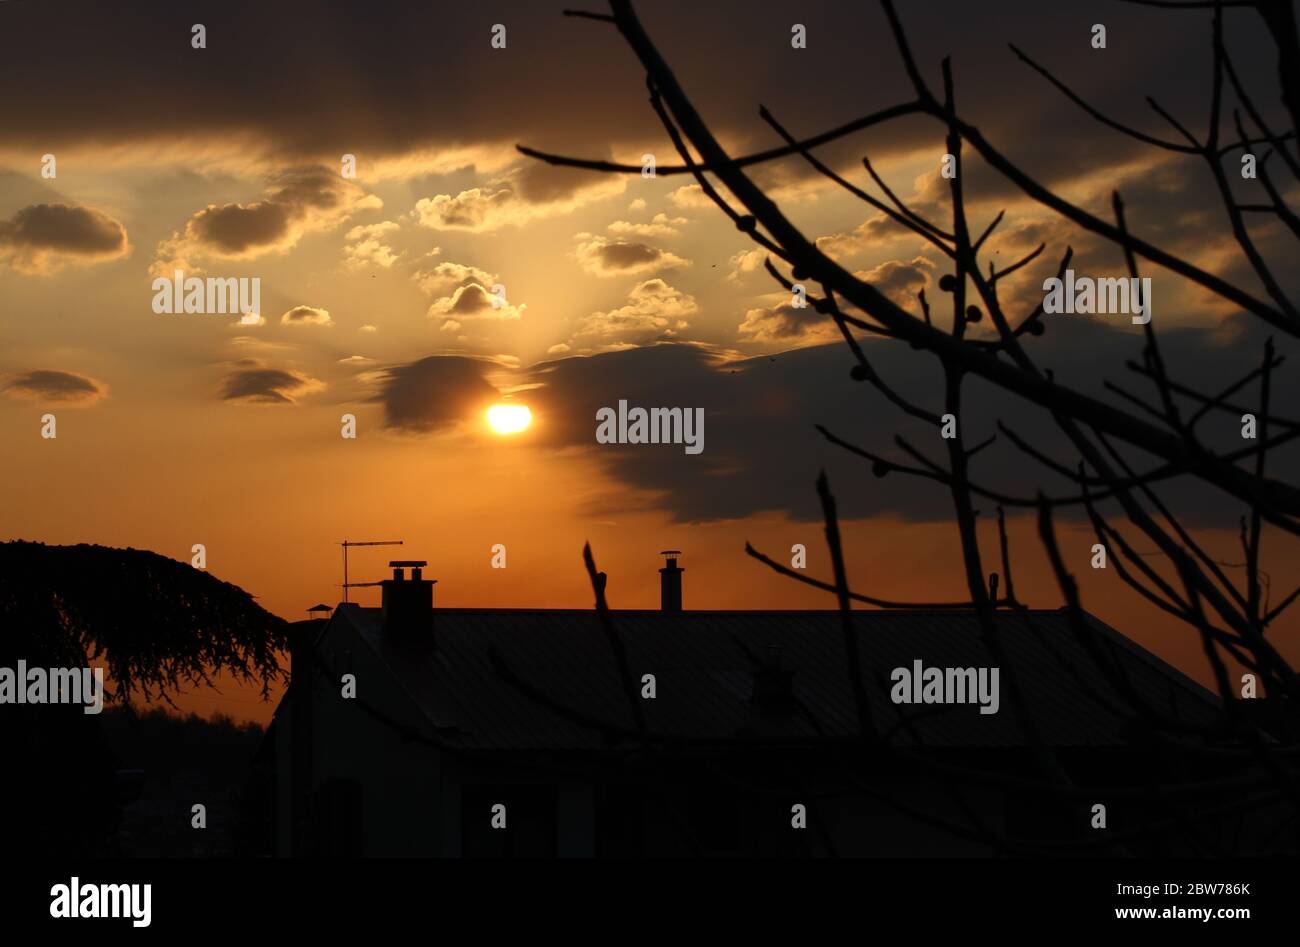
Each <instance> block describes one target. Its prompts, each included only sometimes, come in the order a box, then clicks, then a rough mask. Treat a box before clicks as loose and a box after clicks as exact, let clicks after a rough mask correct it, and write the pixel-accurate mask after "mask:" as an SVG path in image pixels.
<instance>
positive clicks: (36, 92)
mask: <svg viewBox="0 0 1300 947" xmlns="http://www.w3.org/2000/svg"><path fill="white" fill-rule="evenodd" d="M564 6H565V3H563V2H560V0H554V2H541V3H539V2H536V0H513V2H501V3H497V4H494V5H493V7H492V9H491V11H490V13H489V12H487V11H484V10H482V9H481V8H480V7H479V6H477V5H474V4H389V5H385V6H384V8H383V9H382V10H376V11H371V12H370V13H369V14H368V15H366V16H364V17H360V16H357V15H355V11H353V10H352V9H350V8H349V7H348V6H347V5H341V4H322V3H319V2H309V0H283V2H280V3H277V4H275V5H274V8H272V9H268V8H267V6H266V5H265V4H263V3H261V2H255V0H223V2H221V3H216V2H199V3H197V4H189V5H186V6H185V8H184V9H180V8H173V7H169V6H167V5H165V4H160V3H146V2H139V3H131V4H102V3H98V2H94V0H67V2H61V3H58V4H50V3H21V4H9V5H8V7H7V8H6V10H5V18H4V19H5V22H4V35H5V39H6V40H7V41H8V42H7V43H6V47H5V52H6V55H5V56H3V57H0V83H2V84H3V87H5V88H10V89H23V90H24V94H22V95H11V96H6V97H4V99H3V100H2V101H0V127H4V128H5V130H6V137H7V138H8V140H10V141H12V142H13V143H14V144H15V145H22V146H25V147H29V148H41V149H54V150H57V149H58V148H59V147H73V146H80V145H83V144H84V143H86V142H88V141H89V142H100V143H104V144H117V143H122V142H143V141H159V140H161V141H167V142H174V141H178V140H193V139H198V138H207V139H209V140H216V141H220V142H223V143H225V144H226V145H228V146H229V145H231V144H235V145H238V144H239V143H242V142H247V143H249V144H248V147H249V148H250V149H258V148H262V149H265V150H266V151H268V152H270V153H272V154H274V155H277V156H279V157H281V158H285V159H301V158H312V159H323V158H326V157H328V158H329V159H330V160H331V161H336V160H337V157H338V155H341V154H344V153H354V154H358V155H366V156H384V155H394V154H400V153H405V152H408V151H411V150H414V149H419V148H427V147H439V148H451V147H455V146H458V145H466V144H471V145H472V144H480V143H493V144H498V143H499V144H509V143H513V142H515V141H525V142H527V143H529V144H534V145H537V146H539V147H542V148H548V149H552V150H576V151H579V152H582V153H584V154H587V155H592V156H601V155H604V154H607V153H608V152H609V150H610V145H611V143H615V142H617V143H629V144H632V143H646V142H652V143H653V142H658V143H659V144H658V145H655V146H654V147H655V150H656V151H657V152H658V153H659V157H660V161H661V163H666V161H668V160H670V159H671V156H672V155H673V152H672V148H671V146H670V144H669V143H668V141H667V140H666V139H665V137H664V134H663V130H662V128H661V127H660V125H659V123H658V121H657V119H656V118H655V116H654V114H653V112H652V111H651V109H650V108H649V107H648V106H647V105H646V103H645V89H644V75H643V74H642V71H641V69H640V67H639V65H638V64H637V62H636V60H635V57H634V56H633V54H632V53H631V52H630V50H628V49H627V47H626V44H624V43H623V42H622V41H621V40H620V39H619V37H618V34H617V33H616V32H615V31H614V30H610V29H608V28H604V27H601V26H598V25H593V24H591V23H586V22H581V21H577V20H573V19H566V18H564V17H562V16H560V11H561V9H562V8H563V7H564ZM638 11H639V13H640V15H641V17H642V19H643V21H644V22H645V24H646V27H647V29H648V30H649V32H650V34H651V35H652V37H653V38H654V39H655V40H656V41H657V42H658V44H659V45H660V47H661V50H662V52H663V54H664V56H665V58H666V59H667V61H668V62H669V63H670V65H672V67H673V68H674V71H675V73H676V75H677V76H678V78H679V79H680V81H681V83H682V85H683V87H684V88H685V89H686V90H687V91H688V93H689V94H691V95H692V96H693V98H694V99H695V100H696V104H697V106H698V107H699V109H700V111H701V113H702V114H704V115H706V116H708V117H709V118H710V120H711V121H712V122H714V123H715V124H716V125H717V127H718V130H719V131H720V132H722V133H723V134H724V135H726V137H727V140H728V141H732V142H735V143H737V145H738V146H739V147H743V148H746V149H750V148H757V147H762V146H764V145H768V144H771V143H773V142H774V141H775V140H776V138H775V136H774V134H773V133H772V131H771V129H770V128H768V127H767V126H766V124H765V123H764V122H763V121H762V120H761V119H760V118H759V117H758V116H757V114H756V107H757V105H758V103H760V102H761V103H764V104H766V105H767V106H768V107H769V108H770V109H771V110H772V112H773V113H774V114H775V115H776V116H777V117H778V118H779V119H780V120H782V121H784V122H785V123H786V124H787V125H788V127H789V128H790V129H791V131H793V132H794V133H796V134H801V135H802V134H810V133H812V132H814V131H820V130H822V129H824V128H828V127H832V126H834V125H837V124H840V123H842V122H844V121H847V120H849V119H852V118H854V117H856V116H858V115H862V114H865V113H867V112H870V111H873V110H876V109H879V108H882V107H885V106H888V105H892V104H895V103H898V102H901V101H905V100H907V99H910V98H911V97H912V91H911V89H910V87H909V84H908V81H907V79H906V76H905V75H904V73H903V70H902V67H901V64H900V62H899V57H898V53H897V50H896V49H895V48H894V44H893V41H892V39H891V37H890V35H889V30H888V28H887V25H886V23H885V19H884V16H883V14H882V12H881V10H880V9H879V7H878V6H877V5H875V4H848V3H843V2H842V0H807V2H804V3H800V4H798V5H797V7H792V6H791V5H790V4H789V3H787V2H780V0H764V2H753V0H720V2H716V3H709V4H700V3H698V2H694V0H657V2H655V3H642V4H639V5H638ZM900 12H901V16H902V18H903V21H904V24H905V26H906V28H907V30H908V33H909V36H910V39H911V41H912V44H913V49H914V52H915V54H916V59H917V62H918V63H919V64H920V67H921V69H922V71H923V72H924V73H925V75H926V76H927V78H928V79H929V81H930V82H931V84H932V85H933V86H934V87H935V88H936V89H938V88H939V72H938V64H939V61H940V59H941V58H942V57H943V56H945V55H949V54H951V55H952V57H953V67H954V70H955V75H956V82H957V101H958V104H959V106H960V107H961V108H962V110H963V112H965V113H966V114H967V115H969V117H970V119H971V120H972V121H973V122H974V123H975V124H976V125H978V126H979V128H980V129H981V130H982V131H983V132H984V133H985V134H986V135H988V136H989V137H990V138H991V139H992V140H994V141H995V142H998V143H999V144H1001V145H1002V146H1003V147H1004V149H1005V150H1006V152H1007V153H1008V154H1010V155H1011V156H1012V157H1015V158H1017V159H1018V160H1020V161H1023V162H1024V163H1025V164H1026V165H1027V167H1028V168H1029V170H1031V171H1032V172H1033V173H1035V174H1037V175H1040V176H1042V177H1045V178H1047V179H1048V180H1056V181H1059V180H1066V179H1069V178H1072V177H1077V176H1079V175H1081V174H1085V173H1090V172H1093V171H1095V170H1097V169H1098V168H1102V167H1107V166H1110V165H1112V164H1115V163H1116V162H1118V161H1121V160H1123V158H1124V156H1126V155H1132V154H1134V153H1136V152H1137V151H1138V150H1140V149H1141V148H1142V147H1143V146H1142V145H1140V144H1139V143H1137V142H1133V141H1131V140H1128V139H1125V138H1122V137H1121V136H1118V135H1115V134H1111V133H1109V132H1108V131H1107V130H1105V129H1102V128H1101V127H1100V126H1097V125H1095V124H1093V123H1092V120H1091V119H1089V118H1087V117H1086V116H1084V115H1083V114H1082V113H1081V112H1079V111H1078V110H1077V109H1076V108H1075V107H1073V106H1072V105H1070V104H1069V103H1068V102H1066V101H1065V100H1064V99H1063V98H1062V97H1061V96H1060V94H1059V93H1058V92H1057V91H1056V90H1055V89H1053V88H1051V87H1050V86H1049V85H1048V84H1047V83H1046V82H1044V81H1043V80H1042V79H1041V78H1040V77H1039V76H1037V75H1036V74H1034V73H1033V72H1032V71H1031V70H1030V69H1029V68H1028V67H1027V66H1025V65H1024V64H1023V63H1021V62H1019V61H1018V60H1016V59H1015V57H1014V56H1013V55H1012V54H1011V52H1010V51H1009V50H1008V49H1007V43H1008V42H1014V43H1016V44H1017V45H1019V46H1020V47H1022V48H1024V49H1025V50H1026V51H1027V52H1029V53H1030V54H1031V55H1033V56H1035V57H1036V58H1037V59H1038V60H1039V61H1041V62H1043V63H1047V64H1049V65H1051V67H1052V68H1053V69H1055V70H1056V71H1057V72H1058V74H1059V75H1060V76H1061V78H1062V79H1064V80H1065V81H1066V82H1068V83H1070V84H1071V85H1073V86H1074V87H1075V88H1076V89H1077V90H1078V91H1079V93H1080V94H1082V95H1084V96H1085V97H1087V98H1088V99H1089V100H1091V101H1093V102H1094V103H1095V104H1096V105H1097V106H1098V107H1099V108H1101V109H1103V110H1105V111H1106V112H1107V113H1109V114H1112V115H1114V116H1115V117H1116V118H1118V119H1120V120H1123V121H1127V122H1130V123H1132V124H1134V125H1136V126H1138V127H1141V128H1143V129H1144V130H1146V131H1148V132H1151V133H1155V134H1158V135H1162V136H1164V137H1174V136H1175V135H1176V133H1174V132H1173V131H1172V130H1170V129H1168V128H1166V127H1165V125H1164V122H1163V121H1162V120H1161V119H1160V118H1159V117H1158V116H1156V115H1155V114H1154V113H1153V112H1152V111H1151V110H1150V109H1149V108H1148V107H1147V105H1146V103H1145V101H1144V96H1145V95H1147V94H1150V95H1153V96H1155V97H1156V98H1157V99H1158V100H1159V101H1160V102H1161V103H1162V105H1164V106H1165V107H1166V108H1168V109H1169V110H1170V111H1171V112H1172V113H1173V114H1175V115H1177V116H1179V117H1180V118H1181V119H1182V120H1183V121H1184V122H1185V123H1186V124H1188V125H1189V126H1190V127H1192V128H1194V129H1198V130H1199V128H1200V126H1201V125H1202V124H1203V120H1204V111H1205V103H1206V102H1208V98H1209V79H1210V68H1209V64H1210V50H1209V39H1210V34H1209V29H1208V22H1209V14H1208V11H1190V12H1189V11H1166V10H1152V9H1146V8H1140V7H1136V6H1131V5H1124V4H1107V5H1105V6H1102V7H1100V8H1098V7H1095V6H1093V5H1086V4H1085V5H1070V4H1045V3H1041V2H1036V0H1007V2H1000V3H997V4H975V3H952V2H951V0H914V2H910V3H908V4H906V5H905V6H904V7H903V9H902V10H901V11H900ZM795 18H797V19H798V21H799V22H802V23H803V24H805V25H806V27H807V31H808V48H807V49H802V50H796V49H792V48H791V46H790V26H791V22H792V20H793V19H795ZM1226 19H1227V22H1228V41H1229V47H1230V49H1232V50H1233V51H1234V52H1235V53H1236V62H1237V66H1238V70H1239V71H1240V72H1241V73H1242V75H1243V78H1244V80H1245V81H1246V82H1247V83H1248V84H1249V85H1251V86H1252V87H1254V88H1256V89H1265V90H1267V89H1271V88H1275V74H1274V71H1275V69H1276V54H1275V52H1274V51H1273V49H1272V48H1271V46H1270V45H1269V43H1268V42H1267V38H1266V37H1265V36H1264V34H1263V32H1262V30H1261V28H1260V25H1259V23H1258V22H1257V20H1258V18H1257V17H1256V16H1255V15H1254V14H1253V12H1251V11H1238V10H1229V11H1227V15H1226ZM1098 20H1101V21H1102V22H1104V23H1105V25H1106V26H1107V29H1108V40H1109V42H1108V47H1107V48H1106V49H1104V50H1095V49H1092V48H1091V46H1090V44H1089V39H1090V36H1091V33H1090V27H1091V25H1092V24H1093V23H1094V22H1096V21H1098ZM195 22H202V23H204V24H205V25H206V27H207V33H208V48H207V49H206V50H195V49H192V48H191V46H190V26H191V25H192V24H193V23H195ZM496 22H500V23H503V24H505V25H506V26H507V28H508V47H507V48H506V49H492V48H491V45H490V42H489V39H490V30H491V26H492V24H493V23H496ZM69 23H75V24H76V25H77V28H76V29H75V30H69V29H67V25H68V24H69ZM124 55H126V56H130V57H131V61H132V68H131V69H129V70H128V69H122V68H121V62H122V57H123V56H124ZM232 55H237V56H238V57H239V58H240V59H241V61H244V62H256V63H258V64H259V68H257V69H231V68H230V65H229V64H230V61H231V60H230V57H231V56H232ZM53 61H58V62H59V63H61V66H60V68H58V69H56V70H49V69H47V68H46V66H47V65H48V64H49V63H50V62H53ZM32 76H39V77H40V82H37V83H33V82H32V81H31V77H32ZM304 77H306V79H304ZM864 77H865V81H864ZM503 90H505V91H504V92H503ZM1260 98H1261V103H1262V104H1263V105H1264V107H1266V108H1267V109H1269V111H1270V112H1272V111H1274V110H1275V109H1276V105H1277V103H1276V102H1275V101H1274V99H1273V98H1272V97H1269V96H1261V97H1260ZM1081 126H1083V127H1086V128H1087V131H1088V133H1087V134H1086V135H1080V134H1078V132H1079V129H1080V127H1081ZM868 145H869V146H870V148H871V149H872V153H873V154H875V155H876V156H881V155H884V154H888V153H889V152H891V151H898V150H901V149H908V150H912V149H916V148H918V147H932V148H933V149H934V150H935V158H936V165H937V159H938V156H939V155H940V154H941V153H942V130H941V129H940V128H939V126H937V125H936V124H935V123H934V122H931V121H927V120H919V119H918V120H907V121H902V122H898V123H894V124H891V125H890V126H887V127H882V128H877V129H873V130H872V131H870V132H869V133H867V134H864V135H859V136H855V137H854V138H853V139H852V140H850V141H846V142H843V143H840V144H838V145H835V146H830V147H828V148H826V149H824V150H823V151H824V154H825V155H826V156H827V157H828V158H829V159H830V160H832V161H833V162H835V163H838V164H840V165H843V166H849V165H852V164H854V163H856V160H857V158H858V157H859V155H860V152H861V149H863V148H865V147H867V146H868ZM37 153H38V154H39V153H40V152H37ZM801 165H802V163H801V162H800V161H798V160H792V161H790V162H788V167H789V168H790V169H793V170H792V171H785V172H782V173H784V174H786V176H787V177H788V176H789V174H791V173H803V174H807V173H810V172H808V171H807V170H806V169H804V168H802V167H801ZM563 177H564V175H562V174H560V173H559V172H555V173H554V174H552V172H543V171H537V172H536V177H535V178H534V177H530V178H528V179H525V180H521V181H520V182H519V192H520V194H522V195H523V196H524V197H525V198H526V199H547V198H551V197H554V196H556V195H558V194H560V193H562V192H563V191H564V190H565V189H566V188H567V187H569V186H571V185H570V184H569V183H567V182H565V181H564V180H562V178H563Z"/></svg>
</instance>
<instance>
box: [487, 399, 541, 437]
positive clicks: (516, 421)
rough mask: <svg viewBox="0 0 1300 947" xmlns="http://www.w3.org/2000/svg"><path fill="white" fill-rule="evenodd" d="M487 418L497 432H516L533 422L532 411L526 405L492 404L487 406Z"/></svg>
mask: <svg viewBox="0 0 1300 947" xmlns="http://www.w3.org/2000/svg"><path fill="white" fill-rule="evenodd" d="M487 419H488V424H489V425H491V427H492V430H494V431H496V432H497V433H498V434H518V433H519V432H520V431H522V430H524V429H525V428H527V427H528V425H530V424H532V423H533V412H531V411H529V410H528V406H527V405H522V404H494V405H493V406H492V407H490V408H488V413H487Z"/></svg>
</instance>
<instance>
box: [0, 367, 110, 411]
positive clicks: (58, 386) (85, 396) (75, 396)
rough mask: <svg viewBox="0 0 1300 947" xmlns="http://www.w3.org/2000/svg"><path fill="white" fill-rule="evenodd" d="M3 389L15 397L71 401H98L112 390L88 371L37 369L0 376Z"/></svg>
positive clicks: (0, 385)
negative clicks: (86, 372) (84, 372)
mask: <svg viewBox="0 0 1300 947" xmlns="http://www.w3.org/2000/svg"><path fill="white" fill-rule="evenodd" d="M0 389H3V390H4V392H5V393H6V394H8V395H10V396H12V397H14V398H22V399H24V400H27V401H50V402H68V403H72V404H82V405H87V404H94V403H95V402H96V401H99V400H100V399H101V398H103V397H105V396H106V395H107V394H108V386H107V385H105V384H104V383H103V382H101V381H96V380H95V379H93V378H90V377H89V376H86V375H78V374H76V373H74V372H59V371H50V370H48V369H39V370H37V371H31V372H23V373H21V374H18V375H10V376H9V377H7V378H4V379H0Z"/></svg>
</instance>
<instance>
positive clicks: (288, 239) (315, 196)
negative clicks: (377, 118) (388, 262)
mask: <svg viewBox="0 0 1300 947" xmlns="http://www.w3.org/2000/svg"><path fill="white" fill-rule="evenodd" d="M380 207H383V201H381V200H380V199H379V198H378V197H376V196H375V195H373V194H367V193H366V192H365V190H364V189H363V188H361V187H360V186H359V185H357V184H356V183H354V182H353V181H349V180H347V179H345V178H343V177H342V176H340V175H339V174H338V173H337V172H336V171H333V170H331V169H329V168H326V167H322V166H312V167H301V168H291V169H287V170H284V171H279V172H276V173H274V174H272V175H269V176H268V179H267V183H266V194H265V196H264V197H263V198H262V199H261V200H257V201H252V202H249V203H246V204H241V203H228V204H222V205H220V206H218V205H216V204H209V205H208V206H207V207H205V208H204V209H203V210H200V211H198V212H197V213H195V214H194V215H193V216H192V217H190V219H189V220H188V221H187V222H186V223H185V227H184V230H183V231H181V232H174V233H173V234H172V235H171V236H170V237H169V238H167V239H166V240H163V241H162V242H160V243H159V244H158V247H157V249H156V250H155V251H154V264H153V267H152V271H153V272H154V273H155V274H156V275H170V272H171V270H173V269H177V268H179V269H188V270H191V271H192V270H195V269H197V268H198V263H197V261H199V260H201V259H202V258H204V257H216V258H219V259H228V260H230V259H253V258H255V257H259V256H262V255H264V254H267V253H287V252H288V251H289V250H291V249H292V248H293V247H294V246H296V245H297V243H298V241H299V240H301V239H302V237H303V235H304V234H307V233H310V232H314V231H321V230H330V229H332V228H334V227H336V226H338V225H339V224H341V223H343V222H344V221H346V220H347V219H348V218H349V217H350V216H352V214H354V213H356V212H357V211H361V210H373V209H377V208H380ZM377 226H381V227H382V226H383V225H382V224H381V225H377Z"/></svg>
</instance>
